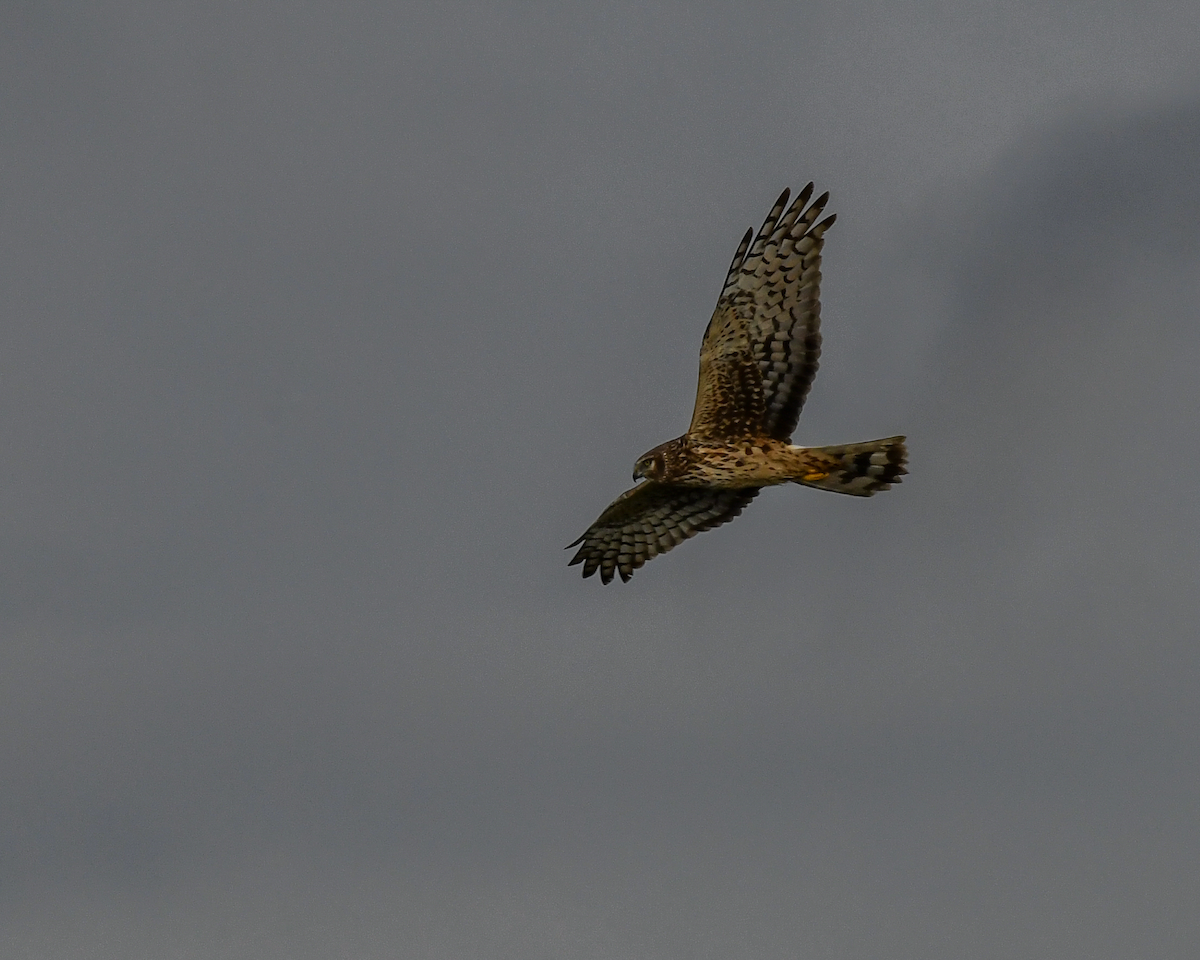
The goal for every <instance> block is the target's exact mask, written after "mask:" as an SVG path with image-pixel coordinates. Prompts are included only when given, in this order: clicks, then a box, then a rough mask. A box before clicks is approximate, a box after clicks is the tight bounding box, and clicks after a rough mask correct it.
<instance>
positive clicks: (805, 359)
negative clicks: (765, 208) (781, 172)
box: [688, 183, 836, 440]
mask: <svg viewBox="0 0 1200 960" xmlns="http://www.w3.org/2000/svg"><path fill="white" fill-rule="evenodd" d="M812 193H813V185H812V184H811V183H810V184H809V185H808V186H807V187H805V188H804V189H803V190H801V191H800V193H799V194H798V195H797V196H796V199H795V200H794V201H793V202H792V203H791V205H790V206H789V205H788V197H789V196H790V195H791V192H790V191H788V190H784V191H783V193H782V194H781V195H780V197H779V200H778V201H777V202H776V204H775V206H774V207H772V208H771V212H770V213H769V214H767V219H766V220H764V221H763V225H762V227H761V229H760V230H759V231H758V234H757V235H753V231H750V232H748V233H747V234H746V236H745V237H743V238H742V242H741V243H740V244H739V245H738V249H737V253H735V254H734V257H733V262H732V263H731V264H730V266H729V273H728V274H727V275H726V277H725V286H724V288H723V289H722V290H721V296H720V298H719V299H718V300H717V308H716V310H715V311H714V312H713V317H712V320H711V321H710V322H709V324H708V329H707V330H705V332H704V340H703V342H702V344H701V346H700V381H699V385H698V387H697V391H696V407H695V410H694V411H693V413H692V423H691V426H690V427H689V428H688V433H689V434H692V435H693V436H698V437H704V438H706V439H713V440H726V439H732V438H736V437H744V436H767V437H772V438H774V439H776V440H788V439H790V438H791V435H792V432H793V431H794V430H795V429H796V422H797V420H799V418H800V408H801V406H803V404H804V398H805V397H806V396H807V395H808V391H809V388H810V387H811V386H812V382H813V379H814V377H816V375H817V359H818V357H819V356H820V355H821V332H820V324H821V300H820V294H821V247H822V245H823V243H824V236H825V231H826V230H828V229H829V227H830V226H831V225H832V224H833V222H834V220H835V219H836V218H835V217H833V216H829V217H826V218H825V219H824V220H822V221H821V222H820V223H817V222H816V221H817V217H819V216H820V215H821V212H822V211H823V210H824V209H825V204H826V202H828V200H829V194H828V193H825V194H822V195H821V196H819V197H817V199H816V200H814V201H813V202H812V203H811V204H809V202H808V201H809V198H811V197H812ZM752 238H753V239H752Z"/></svg>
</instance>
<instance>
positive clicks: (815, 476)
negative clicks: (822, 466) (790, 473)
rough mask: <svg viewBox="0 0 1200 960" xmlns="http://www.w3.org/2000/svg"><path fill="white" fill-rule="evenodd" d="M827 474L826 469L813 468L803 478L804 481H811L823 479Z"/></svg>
mask: <svg viewBox="0 0 1200 960" xmlns="http://www.w3.org/2000/svg"><path fill="white" fill-rule="evenodd" d="M827 476H829V471H828V470H814V471H813V472H812V473H806V474H805V475H804V480H805V482H806V483H813V482H815V481H817V480H824V479H825V478H826V477H827Z"/></svg>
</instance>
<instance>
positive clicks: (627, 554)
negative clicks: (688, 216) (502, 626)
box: [568, 183, 908, 583]
mask: <svg viewBox="0 0 1200 960" xmlns="http://www.w3.org/2000/svg"><path fill="white" fill-rule="evenodd" d="M812 193H813V185H812V184H811V183H810V184H809V185H808V186H807V187H805V188H804V189H803V190H801V191H800V193H799V194H797V196H796V199H795V200H793V201H792V203H791V204H790V205H789V204H788V197H789V196H790V195H791V191H790V190H784V191H783V193H782V194H781V195H780V197H779V200H778V201H776V203H775V206H774V207H772V208H771V212H770V213H769V214H767V219H766V220H764V221H763V225H762V228H761V229H760V230H759V231H758V234H757V235H755V233H754V230H753V228H751V229H750V230H748V231H746V235H745V236H744V237H743V238H742V242H741V243H740V244H738V248H737V253H735V254H734V255H733V263H731V264H730V266H729V273H728V274H727V275H726V277H725V285H724V287H723V288H722V290H721V296H720V298H719V299H718V300H717V309H716V310H715V311H714V312H713V316H712V319H711V320H710V321H709V323H708V329H707V330H705V331H704V340H703V341H702V342H701V344H700V383H699V386H698V388H697V390H696V407H695V409H694V410H693V412H692V422H691V425H690V426H689V427H688V429H687V433H685V434H684V435H683V436H681V437H678V438H676V439H674V440H668V441H667V442H666V443H663V444H660V445H659V446H657V447H655V448H654V449H653V450H651V451H650V452H649V453H646V454H644V455H643V456H642V457H640V458H639V459H638V461H637V463H636V464H634V467H633V479H634V480H635V481H637V480H641V481H642V482H641V483H638V484H637V486H635V487H633V488H632V489H631V490H626V491H625V492H624V493H623V494H621V495H620V496H619V497H617V499H616V500H614V501H613V502H612V503H611V504H610V505H609V507H608V509H607V510H605V511H604V512H603V513H602V514H600V517H599V519H598V520H597V521H596V522H595V523H593V524H592V525H591V526H590V527H588V529H587V531H586V532H585V533H584V534H583V536H581V537H580V538H579V539H578V540H576V541H575V542H574V543H572V544H570V545H569V546H568V549H570V547H574V546H578V547H579V551H578V552H577V553H576V554H575V556H574V558H573V559H572V560H571V562H570V565H572V566H573V565H574V564H577V563H582V564H583V575H584V576H585V577H590V576H591V575H592V574H594V573H595V572H596V571H597V570H599V571H600V579H601V580H602V581H603V582H604V583H609V582H611V581H612V578H613V574H614V573H619V574H620V575H621V579H622V580H625V581H628V580H629V578H630V577H631V576H633V571H634V570H636V569H637V568H638V567H640V566H642V565H643V564H644V563H645V562H646V561H647V560H652V559H653V558H654V557H657V556H658V555H659V554H660V553H666V552H667V551H668V550H670V549H672V548H673V547H675V546H677V545H679V544H680V543H683V541H684V540H687V539H688V538H690V537H694V536H695V535H696V534H698V533H701V532H702V531H704V530H709V529H711V528H713V527H717V526H720V525H721V524H723V523H727V522H729V521H730V520H732V519H733V518H734V517H736V516H737V515H738V514H739V513H741V512H742V510H743V509H744V508H745V506H746V505H747V504H748V503H749V502H750V501H751V500H753V499H754V498H755V497H756V496H757V495H758V492H759V490H761V489H762V488H763V487H765V486H772V485H775V484H781V483H799V484H803V485H804V486H807V487H816V488H817V489H818V490H832V491H833V492H835V493H848V494H850V495H852V496H856V497H870V496H873V495H874V494H876V493H878V492H879V491H880V490H887V489H888V488H889V487H890V486H891V485H892V484H893V483H899V482H900V478H901V476H902V475H903V474H905V473H907V472H908V471H907V470H905V469H904V464H905V462H906V460H907V455H908V454H907V451H906V449H905V447H904V437H888V438H886V439H884V440H870V441H867V442H866V443H852V444H845V445H842V446H834V447H796V446H792V444H791V443H790V441H791V437H792V431H794V430H795V429H796V423H797V421H798V420H799V418H800V408H801V407H802V406H803V405H804V398H805V397H806V396H807V395H808V391H809V388H810V387H811V386H812V382H813V379H814V378H815V377H816V374H817V358H818V357H819V356H820V354H821V333H820V323H821V302H820V292H821V291H820V287H821V247H822V246H823V244H824V240H825V231H826V230H828V229H829V227H830V226H832V224H833V221H834V219H835V217H834V216H828V217H826V218H825V219H824V220H821V221H820V222H817V218H818V217H820V216H821V214H822V212H823V211H824V209H825V204H826V203H827V202H828V200H829V194H828V193H823V194H821V196H819V197H817V199H816V200H813V202H812V203H811V204H810V203H809V200H810V199H811V198H812Z"/></svg>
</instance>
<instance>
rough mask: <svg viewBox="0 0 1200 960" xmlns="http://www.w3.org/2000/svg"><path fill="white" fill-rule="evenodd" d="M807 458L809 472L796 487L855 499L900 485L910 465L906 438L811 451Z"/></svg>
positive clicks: (871, 441) (800, 478)
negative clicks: (801, 485)
mask: <svg viewBox="0 0 1200 960" xmlns="http://www.w3.org/2000/svg"><path fill="white" fill-rule="evenodd" d="M805 454H806V461H807V462H806V472H805V474H804V475H803V476H802V477H797V478H796V479H795V480H794V481H793V482H794V483H802V484H804V485H805V486H806V487H816V488H817V489H818V490H831V491H833V492H834V493H848V494H850V495H851V496H855V497H870V496H874V495H875V494H876V493H878V492H879V491H880V490H887V489H889V488H890V487H891V485H892V484H893V483H899V482H900V480H901V478H902V477H903V476H904V474H906V473H908V471H907V470H906V469H904V465H905V464H906V463H907V462H908V449H907V448H906V447H905V446H904V437H888V438H886V439H884V440H869V441H867V442H866V443H848V444H844V445H842V446H837V447H809V448H807V449H806V450H805Z"/></svg>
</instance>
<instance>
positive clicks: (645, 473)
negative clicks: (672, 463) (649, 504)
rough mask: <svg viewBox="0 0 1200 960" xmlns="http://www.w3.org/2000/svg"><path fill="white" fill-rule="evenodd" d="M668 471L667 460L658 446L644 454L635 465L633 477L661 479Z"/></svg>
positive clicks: (637, 478)
mask: <svg viewBox="0 0 1200 960" xmlns="http://www.w3.org/2000/svg"><path fill="white" fill-rule="evenodd" d="M666 472H667V467H666V461H665V460H664V458H663V455H662V451H661V450H659V449H658V448H655V449H654V450H651V451H650V452H649V453H647V454H645V455H643V456H642V457H641V458H640V459H639V460H638V462H637V463H635V464H634V465H633V479H634V480H641V479H643V478H645V479H646V480H661V479H662V478H663V477H664V476H665V475H666Z"/></svg>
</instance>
